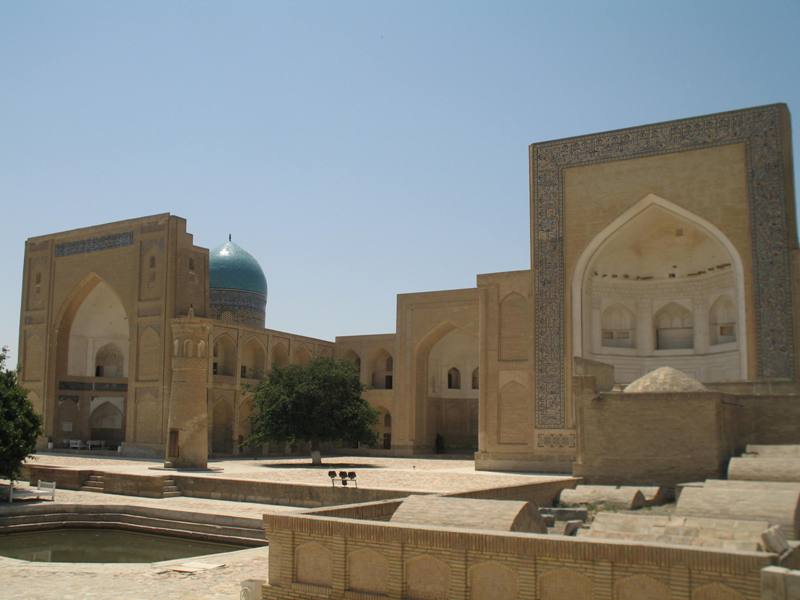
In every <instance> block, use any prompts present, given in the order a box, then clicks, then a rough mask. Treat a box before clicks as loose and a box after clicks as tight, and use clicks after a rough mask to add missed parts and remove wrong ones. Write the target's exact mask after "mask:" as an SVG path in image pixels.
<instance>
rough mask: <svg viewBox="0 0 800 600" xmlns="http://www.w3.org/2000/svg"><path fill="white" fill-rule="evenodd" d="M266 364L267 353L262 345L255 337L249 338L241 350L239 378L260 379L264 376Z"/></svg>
mask: <svg viewBox="0 0 800 600" xmlns="http://www.w3.org/2000/svg"><path fill="white" fill-rule="evenodd" d="M266 362H267V352H266V350H265V349H264V345H263V344H262V343H261V341H260V340H259V339H258V338H257V337H251V338H250V339H249V340H247V342H245V344H244V347H243V348H242V357H241V369H240V370H241V373H240V374H241V376H242V377H245V378H248V379H261V378H262V377H263V376H264V366H265V365H266Z"/></svg>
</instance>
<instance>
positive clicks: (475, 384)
mask: <svg viewBox="0 0 800 600" xmlns="http://www.w3.org/2000/svg"><path fill="white" fill-rule="evenodd" d="M480 386H481V376H480V372H479V371H478V367H475V368H474V369H473V370H472V389H473V390H477V389H480Z"/></svg>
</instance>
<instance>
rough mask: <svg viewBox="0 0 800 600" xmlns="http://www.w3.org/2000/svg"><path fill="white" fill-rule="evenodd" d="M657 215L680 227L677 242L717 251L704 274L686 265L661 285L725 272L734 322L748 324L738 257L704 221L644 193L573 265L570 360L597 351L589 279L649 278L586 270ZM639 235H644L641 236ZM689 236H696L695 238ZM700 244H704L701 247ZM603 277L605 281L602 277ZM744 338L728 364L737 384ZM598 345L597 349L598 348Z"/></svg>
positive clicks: (743, 368) (742, 371) (743, 365)
mask: <svg viewBox="0 0 800 600" xmlns="http://www.w3.org/2000/svg"><path fill="white" fill-rule="evenodd" d="M649 211H660V212H649ZM659 215H664V219H666V220H668V221H669V222H670V223H676V224H678V225H677V226H676V227H675V229H674V235H675V237H676V238H680V237H682V236H687V238H690V239H692V240H694V239H697V240H700V241H701V242H702V243H704V244H706V246H707V247H708V248H709V249H714V248H716V249H717V250H715V251H714V252H710V253H709V257H710V258H709V261H712V259H713V261H712V262H710V263H709V268H708V270H707V271H706V270H704V269H694V270H692V269H691V267H693V266H696V265H694V263H687V267H686V269H687V270H685V271H683V272H680V269H676V271H678V272H675V273H672V274H670V273H664V274H662V275H663V276H664V278H665V279H664V281H667V282H670V281H671V282H675V281H678V282H680V281H681V278H685V280H687V281H688V280H689V279H691V280H692V281H699V279H698V277H700V276H711V274H712V273H713V274H714V275H716V274H718V273H721V272H723V270H724V269H726V268H727V269H728V271H727V272H728V273H730V274H731V279H732V282H731V283H730V285H731V286H732V287H733V290H734V291H733V296H734V298H735V304H736V308H735V310H736V315H737V319H736V320H737V323H739V324H742V323H745V322H746V306H747V303H746V296H745V292H744V283H745V280H744V267H743V263H742V259H741V256H740V255H739V252H738V250H737V249H736V247H735V246H734V245H733V243H732V242H731V241H730V240H729V239H728V237H727V236H726V235H725V234H724V233H722V231H720V230H719V229H718V228H717V227H716V226H715V225H713V224H712V223H710V222H708V221H707V220H705V219H703V218H702V217H699V216H698V215H696V214H694V213H692V212H690V211H688V210H686V209H685V208H683V207H680V206H678V205H676V204H674V203H672V202H670V201H668V200H666V199H664V198H661V197H659V196H657V195H655V194H648V195H647V196H645V197H644V198H642V199H641V200H639V201H638V202H637V203H636V204H634V205H633V206H632V207H630V208H629V209H628V210H626V211H625V212H624V213H622V214H621V215H620V216H618V217H617V218H616V219H614V220H613V221H612V222H611V223H610V224H609V225H607V226H606V227H605V228H604V229H603V230H602V231H601V232H600V233H598V234H597V235H596V236H595V237H594V238H593V239H592V240H591V242H589V244H588V245H587V246H586V248H585V249H584V250H583V252H582V253H581V255H580V257H579V258H578V260H577V261H576V263H575V269H574V271H573V274H572V281H571V298H572V301H571V304H572V306H571V315H572V319H571V320H572V353H573V355H575V356H584V355H585V354H591V353H592V348H593V347H595V346H593V345H592V343H591V339H592V336H593V335H596V334H594V333H593V332H592V331H591V330H590V326H591V322H592V321H591V319H592V317H591V314H592V310H593V309H594V307H595V304H596V303H597V302H598V301H597V299H595V298H589V297H588V296H587V295H585V293H584V292H585V289H588V287H587V285H586V284H587V281H588V280H589V279H590V277H592V278H595V279H596V280H597V281H603V282H612V281H613V282H633V281H637V282H638V281H640V280H642V281H645V280H650V279H652V277H651V274H648V273H645V272H642V273H630V272H627V271H626V270H625V269H611V268H609V269H608V271H609V272H607V273H606V272H599V271H598V272H594V270H593V269H590V268H589V267H590V266H592V265H594V264H595V263H596V261H598V260H599V259H600V258H602V257H601V256H600V254H601V253H602V252H606V249H607V248H609V247H610V246H608V244H610V243H611V242H612V241H613V240H614V239H615V238H616V237H618V236H619V235H621V234H622V233H624V234H625V235H626V236H627V235H631V234H630V232H631V231H636V229H634V228H631V227H629V226H630V225H631V224H632V223H633V222H634V221H636V222H637V223H638V224H641V223H647V222H651V221H653V220H654V219H656V220H658V219H659V218H660V216H659ZM681 224H682V225H681ZM641 235H642V236H644V234H641ZM692 236H696V238H695V237H692ZM702 240H707V241H706V242H703V241H702ZM717 255H719V256H720V257H723V258H722V259H721V262H720V261H718V260H716V259H717ZM645 256H651V257H653V256H657V255H656V254H649V255H645ZM698 256H700V257H701V258H702V257H704V256H705V253H698ZM665 260H666V259H665ZM597 264H600V263H597ZM642 264H644V263H642ZM670 266H675V265H670ZM680 266H681V265H677V267H680ZM715 269H717V270H715ZM590 271H591V272H590ZM611 271H614V272H611ZM604 276H606V277H605V278H604ZM726 285H727V284H726ZM590 301H591V302H592V306H591V307H589V308H587V303H588V302H590ZM598 334H599V332H598ZM746 337H747V336H746V335H743V334H741V332H740V335H738V336H737V338H738V339H737V343H738V347H737V351H738V358H737V357H736V356H733V357H732V359H731V360H732V361H733V362H734V363H738V364H735V366H734V365H733V364H732V365H731V368H732V369H735V370H736V371H738V379H746V378H747V376H748V369H747V364H748V352H749V348H748V346H747V340H746ZM597 345H599V343H598V344H597ZM714 351H716V350H714ZM600 360H602V359H600Z"/></svg>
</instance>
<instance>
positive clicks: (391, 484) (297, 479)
mask: <svg viewBox="0 0 800 600" xmlns="http://www.w3.org/2000/svg"><path fill="white" fill-rule="evenodd" d="M32 460H33V464H41V465H54V466H62V467H66V468H70V467H72V468H83V469H86V468H89V469H97V470H103V471H111V472H120V473H136V474H141V475H153V474H158V475H164V474H165V473H169V471H166V472H165V471H161V470H153V468H152V467H160V466H161V465H162V464H163V463H162V462H161V461H157V460H137V459H130V458H124V457H120V458H116V457H99V456H97V457H95V456H91V455H75V454H58V453H50V452H43V453H40V454H37V455H35V457H34V458H33V459H32ZM209 466H210V467H213V468H214V469H221V471H218V472H192V476H197V477H210V478H223V479H231V478H233V479H242V480H250V481H274V482H281V483H300V484H306V485H324V486H327V485H330V479H329V478H328V471H329V470H341V469H345V470H348V471H356V472H357V473H358V486H359V487H362V488H371V489H384V490H400V491H414V492H430V493H448V492H465V491H469V490H476V489H486V488H492V487H503V486H508V485H518V484H523V483H528V482H533V481H552V480H557V479H561V478H562V477H563V476H558V475H533V474H519V473H501V472H496V471H476V470H475V463H474V462H473V461H472V460H470V459H467V458H461V457H459V458H449V457H448V458H431V457H419V458H418V457H414V458H385V457H374V456H336V457H328V458H325V459H324V464H323V465H322V466H321V467H312V466H311V464H310V459H308V458H297V457H290V458H274V457H270V458H262V459H228V460H212V461H210V462H209Z"/></svg>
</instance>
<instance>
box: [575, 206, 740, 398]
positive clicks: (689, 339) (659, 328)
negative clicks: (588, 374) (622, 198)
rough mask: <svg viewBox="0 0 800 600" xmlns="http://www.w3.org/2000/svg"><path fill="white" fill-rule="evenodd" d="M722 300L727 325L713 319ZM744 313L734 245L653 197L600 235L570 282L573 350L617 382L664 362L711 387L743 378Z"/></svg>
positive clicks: (697, 219) (706, 224)
mask: <svg viewBox="0 0 800 600" xmlns="http://www.w3.org/2000/svg"><path fill="white" fill-rule="evenodd" d="M723 303H724V304H725V306H726V307H729V308H730V310H728V311H725V313H724V314H726V315H727V316H725V317H724V319H722V320H721V319H720V318H719V317H716V316H714V315H712V314H711V313H712V308H713V307H714V306H719V305H720V304H723ZM717 312H719V311H717ZM746 314H747V313H746V297H745V287H744V268H743V265H742V259H741V256H740V255H739V253H738V251H737V250H736V248H735V247H734V245H733V244H732V243H731V242H730V240H729V239H728V238H727V237H726V236H725V235H724V234H723V233H722V232H721V231H720V230H719V229H718V228H717V227H715V226H714V225H713V224H711V223H709V222H708V221H706V220H704V219H702V218H700V217H699V216H697V215H695V214H693V213H691V212H690V211H688V210H686V209H684V208H682V207H680V206H677V205H676V204H674V203H672V202H669V201H668V200H666V199H664V198H661V197H659V196H657V195H655V194H648V195H647V196H646V197H644V198H642V199H641V200H640V201H639V202H637V203H636V204H635V205H633V206H632V207H631V208H629V209H628V210H627V211H625V212H624V213H623V214H621V215H620V216H619V217H617V218H616V219H614V221H613V222H612V223H610V224H609V225H608V226H607V227H606V228H605V229H603V230H602V231H601V232H600V233H599V234H598V235H596V236H595V237H594V238H593V239H592V241H591V242H590V243H589V245H588V246H587V247H586V249H585V250H584V251H583V253H582V254H581V256H580V258H579V259H578V261H577V263H576V266H575V271H574V274H573V277H572V338H573V340H572V347H573V353H574V354H575V356H581V357H585V358H590V359H593V360H598V361H601V362H605V363H609V364H612V365H614V367H615V376H616V379H617V381H618V382H620V383H628V382H630V381H632V380H634V379H636V378H638V377H640V376H641V375H643V374H645V373H647V372H648V371H650V370H652V369H655V368H658V367H660V366H665V365H669V366H674V367H676V368H678V369H681V370H683V371H686V372H689V373H691V374H692V375H693V376H695V377H697V378H698V379H701V380H704V381H736V380H744V379H746V378H747V364H748V363H747V354H748V347H747V335H746V334H745V333H746V332H745V324H746V322H747V321H746ZM721 332H722V333H727V334H728V335H727V336H724V335H723V336H721ZM737 333H738V335H737Z"/></svg>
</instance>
